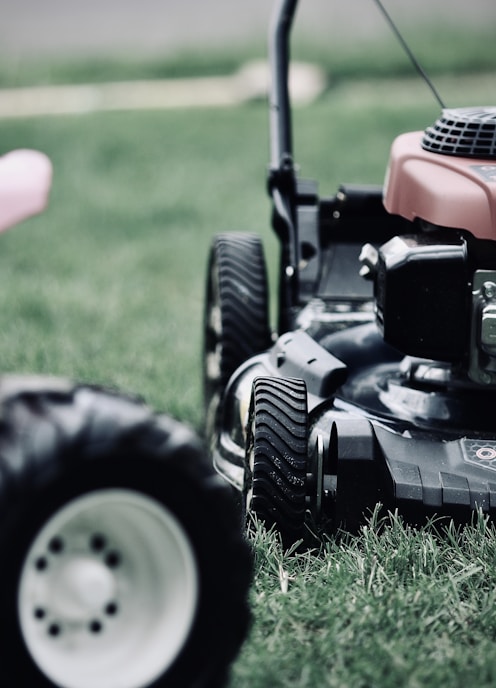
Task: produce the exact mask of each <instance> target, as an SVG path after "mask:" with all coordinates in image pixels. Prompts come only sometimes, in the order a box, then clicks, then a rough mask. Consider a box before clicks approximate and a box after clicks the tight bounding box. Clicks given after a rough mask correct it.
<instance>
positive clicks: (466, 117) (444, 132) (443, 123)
mask: <svg viewBox="0 0 496 688" xmlns="http://www.w3.org/2000/svg"><path fill="white" fill-rule="evenodd" d="M422 148H423V149H424V150H427V151H430V152H431V153H441V154H443V155H456V156H458V157H461V158H478V159H479V160H496V107H477V108H455V109H449V110H448V109H446V110H443V111H442V113H441V116H440V117H439V118H438V119H437V120H436V122H435V124H434V125H433V126H432V127H428V128H427V129H426V130H425V132H424V137H423V139H422Z"/></svg>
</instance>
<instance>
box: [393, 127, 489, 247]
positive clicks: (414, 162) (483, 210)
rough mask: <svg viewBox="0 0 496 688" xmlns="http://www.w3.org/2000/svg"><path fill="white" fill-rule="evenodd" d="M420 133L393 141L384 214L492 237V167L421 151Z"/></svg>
mask: <svg viewBox="0 0 496 688" xmlns="http://www.w3.org/2000/svg"><path fill="white" fill-rule="evenodd" d="M422 137H423V132H421V131H416V132H412V133H409V134H403V135H401V136H398V138H397V139H395V141H394V142H393V145H392V148H391V155H390V159H389V169H388V174H387V176H386V182H385V189H384V205H385V207H386V210H387V211H388V212H389V213H392V214H395V215H401V216H402V217H405V218H407V219H408V220H414V219H415V218H421V219H423V220H426V221H427V222H431V223H432V224H435V225H440V226H442V227H453V228H456V229H466V230H468V231H469V232H471V233H472V234H473V235H474V236H476V237H478V238H479V239H496V164H494V163H491V162H488V161H487V160H478V159H476V158H460V157H456V156H450V155H442V154H439V153H430V152H428V151H425V150H423V148H422V147H421V144H420V142H421V140H422Z"/></svg>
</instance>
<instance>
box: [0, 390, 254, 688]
mask: <svg viewBox="0 0 496 688" xmlns="http://www.w3.org/2000/svg"><path fill="white" fill-rule="evenodd" d="M0 418H1V423H0V519H1V521H0V522H1V528H0V552H1V559H2V565H1V567H0V676H1V682H2V684H3V683H4V682H5V684H6V685H7V684H8V685H9V686H15V687H16V688H54V686H55V683H52V680H51V678H49V677H47V676H46V674H45V673H44V672H43V671H42V670H41V669H39V668H38V665H37V663H36V662H35V661H34V660H33V657H32V656H31V654H30V651H29V650H28V647H27V645H26V643H25V638H24V637H23V631H22V623H21V621H20V618H19V616H20V612H19V610H18V595H19V585H20V584H19V580H20V577H21V575H22V572H23V571H24V570H25V565H26V561H27V552H28V551H29V549H30V547H31V545H32V543H33V541H34V540H35V539H36V537H37V535H38V534H39V533H40V531H41V529H42V528H43V525H44V524H45V523H47V522H50V520H51V519H52V520H53V517H54V514H56V513H59V512H60V510H61V509H63V508H64V507H65V506H66V505H70V504H71V503H73V502H74V501H76V500H78V499H79V498H80V497H81V496H83V497H84V496H87V495H91V494H95V491H102V490H106V489H108V488H110V489H112V490H113V489H117V490H119V489H122V490H132V491H133V493H137V494H139V495H143V496H144V497H145V498H146V499H148V498H149V499H150V500H154V502H155V503H158V504H159V505H163V507H164V508H166V509H167V510H168V512H170V513H172V514H173V515H174V517H175V519H176V520H177V522H178V523H179V524H180V526H181V528H182V530H183V532H184V533H185V534H186V538H187V540H188V542H189V544H190V546H191V551H192V552H193V553H194V556H193V561H194V562H195V563H196V566H197V575H198V581H199V586H198V590H199V592H198V598H197V602H196V608H195V609H194V620H193V621H192V626H191V629H190V631H189V633H188V635H187V637H186V640H185V642H184V644H183V645H182V647H181V648H180V649H179V651H178V653H177V654H176V656H175V658H174V659H173V660H171V663H170V664H169V665H168V666H167V667H165V668H164V670H163V671H162V673H161V674H160V676H159V677H158V678H153V680H152V683H150V684H149V685H150V688H151V687H153V688H176V687H177V688H187V687H188V688H189V687H195V688H204V687H206V686H208V687H209V688H211V687H212V686H215V685H219V686H220V685H221V681H220V680H219V681H218V680H217V678H218V677H220V676H225V675H226V672H227V671H228V667H229V665H230V663H231V661H232V660H233V658H234V657H235V655H236V654H237V652H238V650H239V648H240V645H241V643H242V641H243V639H244V637H245V634H246V632H247V628H248V624H249V607H248V601H247V597H248V591H249V586H250V582H251V574H252V565H251V554H250V552H249V548H248V545H247V544H246V542H245V540H244V538H243V536H242V534H241V533H240V531H239V525H238V522H237V519H236V510H235V506H234V504H233V502H232V499H231V494H230V491H229V489H228V488H227V487H226V486H225V484H224V483H223V481H222V480H221V478H219V477H218V476H217V475H216V474H215V473H214V471H213V469H212V468H211V466H210V465H209V463H208V462H207V460H206V458H205V454H204V450H203V447H202V445H201V444H200V442H199V441H198V439H197V438H196V435H194V433H192V432H191V431H189V430H188V429H187V428H185V427H184V425H182V424H180V423H178V422H176V421H174V420H172V419H171V418H169V417H168V416H163V415H155V414H153V413H151V412H150V411H149V409H147V408H146V407H145V406H144V405H142V404H141V403H139V402H138V401H137V400H134V399H131V398H127V397H123V396H120V395H118V394H116V393H113V392H110V391H106V390H102V389H99V388H95V387H90V386H85V385H82V386H78V385H72V384H71V383H68V382H65V381H60V380H50V379H45V378H37V377H28V378H17V377H6V378H0ZM100 494H106V492H100ZM160 580H161V579H160ZM164 585H167V581H164ZM139 661H140V657H139V656H137V657H136V663H139ZM57 685H58V684H57ZM105 685H107V684H105ZM119 685H120V684H119ZM58 688H65V686H60V685H58ZM84 688H86V686H84ZM87 688H92V685H88V686H87ZM139 688H143V686H142V685H141V684H140V686H139ZM147 688H148V686H147Z"/></svg>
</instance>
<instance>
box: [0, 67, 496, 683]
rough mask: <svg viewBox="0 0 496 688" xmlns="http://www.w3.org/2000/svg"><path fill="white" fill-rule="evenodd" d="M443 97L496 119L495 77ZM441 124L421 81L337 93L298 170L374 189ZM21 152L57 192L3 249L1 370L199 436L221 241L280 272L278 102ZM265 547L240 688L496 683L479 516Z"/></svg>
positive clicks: (16, 127) (115, 126)
mask: <svg viewBox="0 0 496 688" xmlns="http://www.w3.org/2000/svg"><path fill="white" fill-rule="evenodd" d="M436 82H437V85H438V88H439V90H440V91H441V93H442V95H443V97H444V99H445V100H446V101H447V102H448V104H452V105H463V104H473V103H477V102H481V101H482V102H483V104H486V103H487V102H491V101H492V102H496V90H495V85H494V81H493V80H492V79H491V78H489V77H487V76H485V75H484V74H479V75H477V76H476V77H473V78H472V77H470V76H466V75H465V76H460V75H457V74H451V75H440V76H439V77H438V78H437V79H436ZM438 111H439V108H438V106H437V104H436V103H435V102H434V101H433V99H432V97H431V95H430V93H429V92H428V90H427V88H426V87H425V86H424V85H422V84H419V83H418V82H417V80H407V79H404V80H403V81H401V80H399V79H398V78H396V80H394V81H392V80H378V81H375V80H374V81H371V80H370V79H365V75H363V78H362V79H361V80H360V79H355V80H354V81H352V82H351V83H348V82H345V81H342V80H340V79H339V80H337V81H336V83H335V84H334V86H333V87H332V88H331V89H330V90H329V92H328V93H326V94H325V95H324V96H323V97H322V98H321V99H320V100H319V101H318V102H317V103H314V104H313V105H311V106H307V107H304V108H303V107H302V108H300V109H298V110H297V112H296V113H295V130H296V131H295V143H296V154H297V155H296V157H297V161H298V162H299V163H300V164H301V166H302V172H303V174H305V175H307V176H315V177H316V178H318V179H319V180H320V185H321V193H322V194H323V195H326V194H332V193H333V192H334V191H335V188H336V186H337V184H339V183H340V182H342V181H349V182H374V183H380V182H381V181H382V179H383V176H384V172H385V168H386V165H387V158H388V149H389V145H390V142H391V140H392V138H393V137H394V136H395V135H396V134H398V133H400V132H401V131H405V130H409V129H423V128H424V127H425V126H427V125H428V124H430V123H431V122H432V121H433V120H434V119H435V117H436V116H437V115H438ZM16 147H34V148H39V149H41V150H43V151H45V152H46V153H48V154H49V155H50V157H51V159H52V161H53V164H54V169H55V177H54V187H53V194H52V198H51V203H50V207H49V209H48V211H47V212H46V213H45V214H44V215H42V216H40V217H39V218H36V219H33V220H30V221H28V222H26V223H25V224H24V226H22V227H19V228H16V229H15V230H14V231H12V232H10V233H8V234H6V235H5V236H3V237H2V238H1V241H2V251H1V252H0V312H1V313H2V324H3V326H2V328H1V329H0V351H1V352H2V368H3V370H4V371H17V372H19V371H27V372H43V373H50V374H56V375H65V376H69V377H71V378H78V379H82V380H88V381H91V382H103V383H106V384H110V385H113V386H117V387H119V388H122V389H124V390H129V391H132V392H135V393H139V394H141V395H142V396H143V397H144V398H145V399H146V400H147V401H148V402H149V403H150V404H151V405H152V406H153V407H155V408H157V409H161V410H165V411H167V412H169V413H171V414H173V415H175V416H176V417H178V418H180V419H182V420H184V421H187V422H188V423H191V424H192V425H194V426H195V427H197V428H200V427H201V423H202V404H201V340H202V309H203V291H204V281H205V262H206V255H207V251H208V246H209V243H210V240H211V237H212V236H213V234H215V233H216V232H221V231H222V232H225V231H231V230H244V231H246V230H247V231H256V232H259V233H260V234H261V235H262V236H263V238H264V242H265V246H266V253H267V256H268V260H269V264H270V265H271V266H272V265H274V264H275V260H276V259H275V255H276V245H275V240H274V239H273V237H272V234H271V232H270V230H269V228H268V218H269V204H268V200H267V198H266V196H265V168H266V163H267V160H268V135H267V112H266V106H265V104H264V103H262V102H255V103H251V104H248V105H245V106H243V107H240V108H236V109H204V110H194V111H164V112H139V113H135V112H127V113H106V114H98V113H88V114H84V115H81V116H74V117H58V118H50V117H45V118H39V119H32V120H28V119H26V120H4V121H1V122H0V153H2V152H5V151H7V150H10V149H13V148H16ZM272 281H274V279H273V275H272ZM253 546H254V551H255V555H256V572H257V575H256V579H255V583H254V586H253V591H252V596H253V609H254V625H253V628H252V633H251V637H250V639H249V641H248V643H247V644H246V646H245V648H244V650H243V652H242V654H241V656H240V658H239V660H238V661H237V662H236V664H235V667H234V673H233V680H232V687H233V688H234V687H236V688H265V687H267V688H269V687H270V688H278V687H282V686H287V687H288V688H289V687H290V686H291V687H292V688H293V687H303V686H311V687H312V688H313V687H315V686H333V687H334V686H335V687H339V688H342V687H347V686H349V687H350V688H359V687H363V688H365V687H368V688H371V687H372V686H380V687H381V688H388V687H393V686H410V687H411V688H414V687H417V686H419V687H420V686H422V687H425V686H429V687H430V686H436V687H437V686H440V685H441V686H466V685H477V686H478V688H481V687H482V686H493V685H495V683H496V605H495V594H496V593H495V591H496V566H495V563H496V561H495V556H496V538H495V535H494V533H493V532H492V530H491V529H490V528H488V527H487V526H486V525H485V523H484V522H483V520H482V519H479V521H477V522H476V523H475V525H474V526H473V527H472V528H469V529H467V530H466V531H462V532H455V531H453V530H452V529H451V530H448V531H447V533H445V536H444V537H441V538H438V537H437V536H436V535H435V534H434V532H433V531H432V530H429V531H425V532H419V531H415V532H413V531H408V530H406V529H405V528H404V527H403V526H402V525H401V523H400V522H399V520H398V519H397V518H394V517H393V518H392V519H391V520H390V521H389V522H387V523H385V524H383V527H382V528H379V527H378V524H377V523H375V522H374V521H372V523H371V524H370V526H369V527H367V528H366V529H365V530H364V531H363V533H362V534H361V536H360V537H359V538H357V539H345V540H342V541H339V542H328V543H325V544H324V545H323V548H322V551H321V552H317V553H308V554H304V555H297V556H288V555H287V554H283V553H282V552H281V549H280V547H279V546H278V543H277V540H276V538H275V537H274V536H273V535H270V534H266V533H264V532H263V529H261V528H259V530H258V531H257V535H256V536H255V539H254V543H253ZM228 574H229V572H226V575H228Z"/></svg>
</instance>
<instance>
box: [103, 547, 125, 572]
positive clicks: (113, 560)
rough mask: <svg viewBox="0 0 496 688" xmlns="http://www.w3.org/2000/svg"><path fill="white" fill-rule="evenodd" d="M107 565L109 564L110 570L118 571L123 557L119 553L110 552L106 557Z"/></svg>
mask: <svg viewBox="0 0 496 688" xmlns="http://www.w3.org/2000/svg"><path fill="white" fill-rule="evenodd" d="M105 563H106V564H107V566H108V567H109V569H116V568H117V567H118V566H120V563H121V555H120V554H119V552H115V551H112V552H109V553H108V554H107V556H106V557H105Z"/></svg>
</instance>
